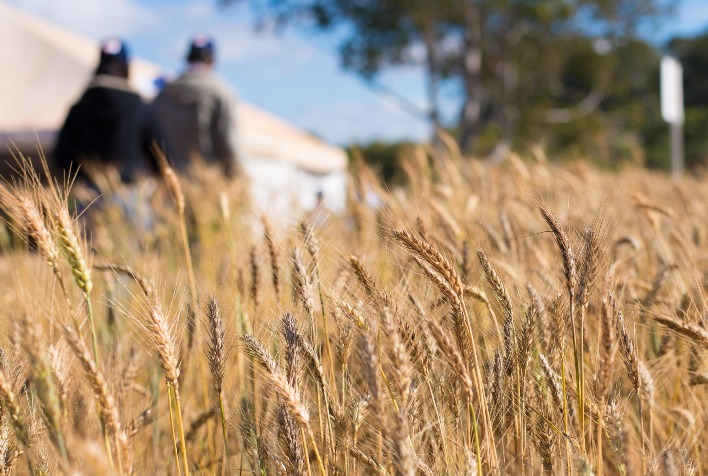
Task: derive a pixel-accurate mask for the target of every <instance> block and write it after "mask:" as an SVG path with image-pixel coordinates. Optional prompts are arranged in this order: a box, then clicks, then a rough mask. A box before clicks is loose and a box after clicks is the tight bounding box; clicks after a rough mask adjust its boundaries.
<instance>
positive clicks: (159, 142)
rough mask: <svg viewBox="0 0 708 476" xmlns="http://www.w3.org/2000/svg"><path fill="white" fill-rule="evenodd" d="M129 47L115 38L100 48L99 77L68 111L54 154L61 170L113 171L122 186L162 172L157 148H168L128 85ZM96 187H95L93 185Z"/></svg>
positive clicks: (148, 111)
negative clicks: (122, 183) (107, 169)
mask: <svg viewBox="0 0 708 476" xmlns="http://www.w3.org/2000/svg"><path fill="white" fill-rule="evenodd" d="M129 62H130V60H129V55H128V48H127V46H126V44H125V43H124V42H122V41H121V40H119V39H117V38H110V39H107V40H106V41H104V42H103V43H102V44H101V51H100V58H99V63H98V67H97V68H96V72H95V74H94V76H93V78H92V79H91V81H90V82H89V84H88V87H87V88H86V90H85V91H84V93H83V95H82V96H81V99H80V100H79V101H78V102H77V103H76V104H75V105H74V106H73V107H72V108H71V109H70V110H69V114H68V115H67V117H66V120H65V122H64V126H63V127H62V129H61V132H60V133H59V137H58V139H57V144H56V147H55V149H54V162H55V165H56V166H57V167H59V168H60V169H61V170H69V169H70V168H71V169H72V170H76V169H77V167H80V168H79V180H80V181H82V180H88V182H89V183H91V180H90V178H89V177H88V174H87V173H86V170H81V169H82V168H83V169H96V168H99V169H100V168H104V167H105V166H111V167H114V168H115V169H116V170H117V171H118V173H119V174H120V179H121V181H122V182H124V183H133V182H135V181H136V180H137V179H138V178H139V177H141V176H149V175H153V174H155V173H157V172H159V167H158V162H157V157H156V155H155V154H156V152H155V149H154V148H155V147H162V148H164V147H165V146H166V139H165V135H164V133H163V131H162V128H161V127H160V125H159V123H158V121H157V119H156V117H155V115H154V113H153V111H152V110H151V109H150V107H149V106H148V105H147V104H146V103H144V102H143V100H142V98H141V97H140V95H139V94H138V93H137V92H136V91H134V90H133V89H131V87H130V85H129V84H128V75H129V66H130V65H129ZM94 186H95V185H94Z"/></svg>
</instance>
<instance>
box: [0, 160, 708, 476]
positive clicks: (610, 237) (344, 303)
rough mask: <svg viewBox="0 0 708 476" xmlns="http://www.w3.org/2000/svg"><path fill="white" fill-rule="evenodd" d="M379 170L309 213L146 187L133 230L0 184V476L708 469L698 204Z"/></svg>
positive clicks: (563, 173)
mask: <svg viewBox="0 0 708 476" xmlns="http://www.w3.org/2000/svg"><path fill="white" fill-rule="evenodd" d="M404 159H405V160H404V162H405V167H404V169H405V171H406V173H407V174H408V175H409V179H410V183H411V184H414V185H413V186H412V188H411V189H405V188H404V189H399V190H392V191H386V189H385V188H384V187H382V186H381V185H380V184H378V183H376V182H375V179H374V178H373V177H374V174H373V173H372V171H371V170H368V169H366V168H365V166H363V165H362V163H361V162H359V163H357V164H356V165H355V166H354V169H353V171H352V181H351V187H352V189H351V191H350V192H351V193H350V194H349V196H350V201H349V207H348V211H347V213H346V214H345V215H344V216H341V217H337V216H327V217H325V218H324V219H323V218H322V216H321V215H320V216H316V217H310V216H307V215H303V216H300V217H296V219H295V218H289V219H286V220H283V219H279V218H278V217H274V216H270V217H265V216H262V215H261V214H259V213H258V211H257V207H251V206H250V205H249V204H248V202H247V201H246V200H245V199H244V197H243V192H242V190H243V189H244V186H243V184H240V183H236V184H227V183H226V182H225V181H224V180H223V179H222V178H221V177H219V176H218V175H217V174H215V173H214V172H213V171H211V170H209V169H206V168H203V169H198V170H196V171H195V174H194V176H193V177H192V178H190V179H189V180H186V179H185V178H184V177H177V176H176V175H175V174H174V171H172V170H171V169H169V168H168V167H165V169H164V174H165V178H166V186H163V187H161V188H159V189H158V190H157V192H156V194H155V195H154V196H152V197H150V198H149V199H148V200H147V201H146V202H145V203H144V204H143V206H144V207H145V208H146V209H147V210H148V211H149V216H151V217H152V226H150V227H147V228H146V227H145V226H142V225H140V224H138V223H136V222H137V220H134V219H133V218H131V217H129V216H126V215H125V213H124V211H123V209H122V207H120V206H119V205H118V203H119V200H120V199H121V197H122V199H125V200H127V197H129V196H130V194H131V193H133V192H134V191H133V192H131V191H130V190H127V189H124V188H123V187H121V186H120V185H117V186H111V188H110V189H106V190H104V192H105V197H104V198H102V199H100V200H98V201H97V202H96V204H94V205H93V206H92V208H91V209H90V210H89V212H88V213H87V214H86V215H85V216H84V217H83V218H81V219H79V220H77V218H76V217H75V216H74V215H72V214H71V213H70V206H71V205H72V203H73V200H72V199H71V198H70V197H67V196H66V194H65V191H64V188H62V187H60V186H59V185H58V184H55V185H54V186H53V187H50V188H48V189H43V188H42V187H41V186H40V185H39V182H38V175H37V174H36V173H34V172H31V171H29V170H28V169H26V167H24V166H23V165H21V166H20V167H19V169H20V170H21V171H24V178H23V179H20V180H19V181H18V182H16V183H13V182H10V183H6V184H5V185H4V186H3V187H2V188H0V202H1V203H2V207H3V209H4V210H5V212H6V220H7V223H8V226H7V229H8V231H10V233H8V234H6V236H14V237H17V238H21V239H23V240H24V243H25V244H22V243H23V241H22V240H20V239H18V240H14V241H13V242H12V243H10V242H7V243H6V244H5V250H6V252H5V253H4V254H3V255H2V256H1V257H0V274H1V275H2V277H3V283H5V286H4V289H3V293H1V294H0V315H2V317H3V319H2V320H1V321H0V335H1V337H0V349H1V350H2V352H0V357H1V358H0V458H2V460H0V467H1V468H2V469H1V470H0V474H27V473H28V472H29V473H32V474H35V473H36V474H61V473H70V474H125V475H127V474H185V473H188V474H219V475H221V474H245V475H248V474H259V475H269V474H313V475H315V474H341V475H357V474H380V475H386V474H388V475H393V474H406V475H412V474H425V475H437V474H450V475H451V474H529V475H531V474H542V473H548V474H598V475H599V474H607V475H614V474H618V475H625V474H626V475H633V474H666V475H674V474H675V475H679V474H681V475H684V474H685V475H692V474H695V475H698V474H706V473H708V457H707V456H706V449H707V448H706V444H707V441H706V438H707V437H708V410H707V408H708V405H706V401H708V395H707V394H706V392H708V366H707V365H706V364H705V362H704V361H705V357H706V354H708V318H706V315H707V313H708V299H707V298H706V296H708V294H707V293H706V290H705V287H706V284H707V282H706V275H708V225H706V221H705V220H704V219H703V217H705V216H707V214H708V191H706V190H708V187H706V183H705V182H704V181H703V180H700V179H696V178H685V179H682V180H679V181H672V180H669V179H668V178H667V177H665V176H662V175H657V174H652V173H649V172H646V171H642V170H627V171H623V172H621V173H618V174H607V173H602V172H599V171H596V170H593V169H591V168H589V167H588V166H586V165H584V164H571V165H566V166H553V165H547V164H537V163H534V162H524V161H522V160H520V159H518V158H514V159H513V160H509V161H507V162H505V163H502V164H498V165H487V164H483V163H480V162H477V161H471V160H467V159H461V158H460V155H459V152H457V151H455V150H450V151H449V153H442V152H440V151H435V152H429V151H425V150H423V149H419V150H415V151H411V153H410V156H409V157H405V158H404ZM413 187H414V188H413ZM373 192H375V193H377V194H378V195H379V198H380V200H381V206H380V207H378V208H372V207H371V206H370V205H367V202H366V201H365V200H364V197H366V195H367V194H370V193H373ZM112 197H115V198H112ZM629 197H632V198H629ZM84 226H85V227H86V230H87V231H86V237H85V238H84V233H83V232H80V230H83V227H84ZM475 250H477V253H476V254H477V256H476V258H477V259H475V254H474V251H475ZM92 263H96V264H92ZM47 264H48V265H49V266H47ZM266 264H267V266H266ZM72 281H73V282H75V284H76V286H74V285H71V283H72ZM84 316H85V317H84ZM92 324H95V333H94V332H92V329H91V325H92ZM94 335H95V343H96V345H95V346H94V348H93V349H92V350H89V349H90V348H91V346H89V345H87V344H88V343H89V341H90V340H91V341H93V340H94ZM92 343H93V342H92ZM67 351H69V353H71V351H73V354H74V357H75V358H73V359H72V358H67V355H66V354H67Z"/></svg>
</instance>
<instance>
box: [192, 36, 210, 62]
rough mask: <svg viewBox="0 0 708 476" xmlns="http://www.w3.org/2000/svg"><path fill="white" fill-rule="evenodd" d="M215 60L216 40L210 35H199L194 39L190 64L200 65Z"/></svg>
mask: <svg viewBox="0 0 708 476" xmlns="http://www.w3.org/2000/svg"><path fill="white" fill-rule="evenodd" d="M213 59H214V40H212V38H211V37H210V36H209V35H205V34H199V35H196V36H195V37H194V38H192V41H191V43H190V44H189V54H187V61H188V62H189V63H200V62H203V61H212V60H213Z"/></svg>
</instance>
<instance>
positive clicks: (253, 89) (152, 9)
mask: <svg viewBox="0 0 708 476" xmlns="http://www.w3.org/2000/svg"><path fill="white" fill-rule="evenodd" d="M0 1H2V0H0ZM9 3H11V4H14V5H17V6H20V7H22V8H24V9H26V10H28V11H31V12H33V13H35V14H37V15H40V16H42V17H44V18H46V19H48V20H51V21H53V22H56V23H58V24H60V25H63V26H65V27H68V28H71V29H73V30H76V31H78V32H80V33H83V34H85V35H88V36H90V37H92V38H96V39H100V38H102V37H105V36H107V35H120V36H122V37H123V38H125V39H126V40H127V41H128V42H129V43H130V45H131V48H132V51H133V53H134V54H136V55H138V56H141V57H144V58H146V59H148V60H150V61H153V62H156V63H158V64H161V65H163V66H164V67H165V68H167V69H168V70H171V71H173V72H179V70H180V69H181V68H182V66H183V58H184V55H185V49H186V45H187V41H188V39H189V37H190V36H191V35H192V34H194V33H196V32H208V33H210V34H211V35H213V36H214V37H215V39H216V41H217V48H218V51H217V54H218V55H219V63H218V72H219V73H220V74H221V75H222V76H224V77H225V78H226V79H227V80H228V81H229V82H230V83H231V84H232V85H233V86H234V88H235V89H236V90H237V91H238V94H239V96H240V97H242V98H243V99H245V100H247V101H249V102H251V103H253V104H256V105H258V106H260V107H262V108H264V109H266V110H268V111H270V112H272V113H275V114H276V115H278V116H281V117H283V118H285V119H287V120H288V121H290V122H292V123H294V124H296V125H298V126H300V127H302V128H304V129H307V130H309V131H311V132H314V133H316V134H317V135H319V136H321V137H324V138H325V139H327V140H329V141H330V142H333V143H337V144H345V143H350V142H357V141H359V142H366V141H370V140H374V139H383V140H398V139H404V138H410V139H420V138H423V137H425V136H426V135H427V133H428V127H427V125H426V123H425V122H424V121H423V120H421V119H418V118H416V117H414V116H411V115H410V114H408V113H407V112H405V111H404V110H402V109H401V108H400V107H399V106H398V105H397V104H396V102H395V100H393V99H391V98H389V97H386V96H381V95H379V94H376V93H374V92H372V91H371V90H369V89H368V88H367V87H365V86H364V85H363V83H362V82H361V81H360V80H359V79H358V78H357V77H356V76H354V75H352V74H351V73H348V72H345V71H342V70H341V69H340V68H339V63H338V59H337V55H336V46H335V45H334V44H332V43H331V42H330V41H329V40H328V39H327V38H326V37H324V36H321V35H318V36H313V35H309V36H308V35H304V34H297V33H295V32H293V31H286V32H285V33H281V34H273V33H256V32H255V31H254V30H253V27H252V23H251V20H252V18H251V16H250V14H249V11H248V9H247V8H246V7H245V6H244V5H240V6H235V7H230V8H228V9H226V10H223V9H220V8H218V7H217V1H216V0H173V1H168V0H153V1H141V0H9ZM706 29H708V0H680V3H679V5H678V8H677V11H676V14H675V15H674V17H673V18H669V19H667V20H666V21H665V22H664V23H663V26H662V28H661V29H659V30H652V33H651V34H650V35H651V36H650V37H648V39H649V40H650V41H652V42H655V43H661V42H662V41H664V40H665V39H667V38H669V37H671V36H673V35H690V34H694V33H700V32H702V31H704V30H706ZM381 82H383V83H384V84H385V85H386V86H388V87H390V88H392V89H395V90H396V91H397V92H398V94H401V95H402V96H404V97H406V98H408V99H409V100H410V101H412V102H413V103H415V104H418V105H420V107H425V104H426V100H425V92H424V83H423V76H422V74H421V71H420V70H418V69H416V68H412V67H411V68H405V69H398V70H395V71H391V72H389V73H386V74H385V75H383V76H382V77H381ZM443 99H444V98H443ZM447 103H448V104H451V101H447Z"/></svg>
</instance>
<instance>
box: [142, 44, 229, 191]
mask: <svg viewBox="0 0 708 476" xmlns="http://www.w3.org/2000/svg"><path fill="white" fill-rule="evenodd" d="M214 50H215V48H214V41H213V40H212V39H211V38H210V37H209V36H207V35H197V36H196V37H194V39H193V40H192V42H191V43H190V46H189V53H188V55H187V68H186V71H185V72H184V73H182V74H181V75H180V76H179V77H178V78H177V79H175V80H174V81H172V82H169V83H167V85H165V87H164V88H163V89H162V91H161V92H160V94H158V96H157V97H156V98H155V100H154V101H153V103H152V107H153V110H154V111H155V114H156V115H157V117H158V119H159V120H160V123H161V124H162V126H163V128H164V130H165V133H166V134H167V138H168V140H169V143H170V146H171V147H170V151H171V157H170V158H171V159H172V163H173V166H174V167H175V168H176V169H177V170H179V171H182V172H184V171H186V170H187V169H188V168H189V166H190V164H191V163H192V161H193V160H194V159H195V158H201V159H203V160H204V161H205V162H206V163H216V164H219V165H220V166H221V167H222V169H223V171H224V173H225V174H226V175H227V176H228V177H233V176H234V175H236V174H237V171H238V170H239V164H238V158H239V157H238V155H239V154H238V144H237V140H236V98H235V95H234V93H233V92H232V90H231V88H229V86H228V85H227V84H226V83H225V82H224V81H222V80H221V79H220V78H219V77H217V76H216V75H215V74H214V59H215V58H214V56H215V54H214V53H215V51H214Z"/></svg>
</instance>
